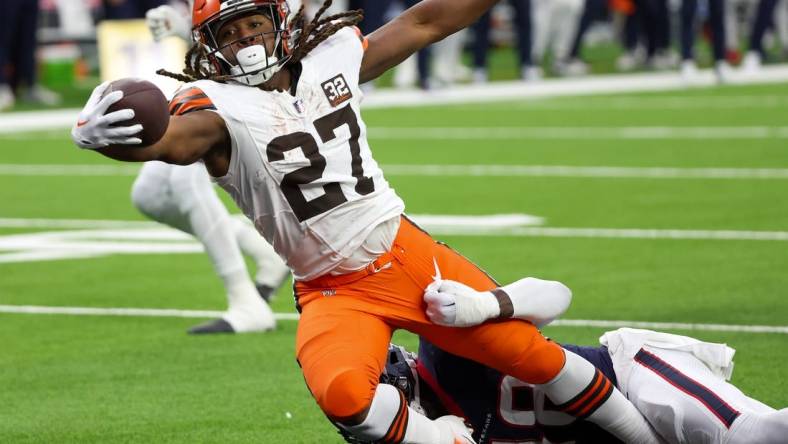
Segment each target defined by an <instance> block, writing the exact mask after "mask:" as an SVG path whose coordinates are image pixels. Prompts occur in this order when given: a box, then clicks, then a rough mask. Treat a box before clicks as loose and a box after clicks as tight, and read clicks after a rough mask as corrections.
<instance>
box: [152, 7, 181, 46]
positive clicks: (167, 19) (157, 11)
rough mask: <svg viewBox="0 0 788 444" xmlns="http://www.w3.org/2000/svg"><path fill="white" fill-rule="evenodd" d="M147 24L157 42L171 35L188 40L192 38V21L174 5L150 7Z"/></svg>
mask: <svg viewBox="0 0 788 444" xmlns="http://www.w3.org/2000/svg"><path fill="white" fill-rule="evenodd" d="M145 24H146V25H148V29H150V33H151V34H153V40H155V41H157V42H158V41H160V40H161V39H163V38H165V37H169V36H171V35H176V36H178V37H180V38H182V39H183V40H186V41H187V42H188V41H190V40H191V21H190V20H189V19H188V18H186V17H185V16H184V15H183V14H181V13H180V11H178V10H177V9H175V8H173V7H172V6H169V5H162V6H159V7H157V8H153V9H149V10H148V12H146V13H145Z"/></svg>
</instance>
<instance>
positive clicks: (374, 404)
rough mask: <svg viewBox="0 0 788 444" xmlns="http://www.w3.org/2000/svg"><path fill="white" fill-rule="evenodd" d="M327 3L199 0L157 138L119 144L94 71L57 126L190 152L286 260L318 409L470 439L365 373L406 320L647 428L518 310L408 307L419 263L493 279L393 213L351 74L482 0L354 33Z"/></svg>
mask: <svg viewBox="0 0 788 444" xmlns="http://www.w3.org/2000/svg"><path fill="white" fill-rule="evenodd" d="M330 3H331V2H330V0H328V1H326V2H325V3H324V4H323V6H322V7H321V8H320V9H319V10H318V11H317V13H316V14H315V16H314V18H313V19H312V20H311V21H307V20H306V18H305V17H304V14H303V8H301V9H300V10H299V11H298V13H296V14H295V15H291V14H290V11H289V8H288V5H287V3H286V2H285V1H284V0H197V1H196V2H195V4H194V11H193V16H192V17H193V19H192V22H193V24H194V31H195V36H196V40H197V43H196V44H195V45H194V46H193V47H192V48H191V49H190V51H189V53H188V55H187V62H188V66H187V68H186V69H185V70H184V74H183V75H176V77H177V78H179V79H183V80H186V81H189V82H191V83H189V84H187V85H185V86H184V87H183V88H182V90H181V92H179V93H178V94H176V96H175V97H174V98H173V100H172V102H171V105H170V111H171V114H172V118H171V119H170V121H169V126H168V127H167V131H166V133H165V134H164V136H163V137H162V139H161V140H159V141H158V142H156V143H154V144H153V145H150V146H145V147H142V146H133V145H135V144H139V143H140V139H139V138H136V137H134V135H135V134H137V133H138V132H139V131H141V130H142V128H141V125H134V126H126V127H123V126H115V127H113V126H111V125H112V124H113V123H119V122H122V121H123V120H127V119H129V118H131V116H132V115H133V113H134V111H133V110H129V109H125V110H120V111H115V112H113V113H110V114H108V115H103V114H104V112H105V111H106V109H107V107H108V106H109V104H111V103H114V102H116V101H117V100H119V99H120V98H121V97H122V92H112V93H110V94H107V95H106V97H103V98H102V94H103V91H104V89H105V88H106V86H99V87H98V88H97V89H96V90H95V91H94V94H93V96H92V98H91V99H89V100H88V103H87V105H86V106H85V109H84V110H83V114H82V117H81V119H80V124H79V125H76V126H75V127H74V128H73V130H72V137H73V139H74V141H75V143H77V144H78V145H79V146H81V147H84V148H90V149H95V150H96V151H98V152H99V153H101V154H103V155H105V156H108V157H111V158H114V159H119V160H124V161H148V160H161V161H164V162H167V163H172V164H191V163H194V162H197V161H199V160H202V161H203V162H204V163H205V166H206V168H207V169H208V172H209V173H210V174H211V175H212V176H214V177H215V178H216V179H215V180H216V181H217V182H218V183H219V185H221V186H222V187H223V188H224V189H225V190H227V191H228V192H229V194H230V195H231V196H232V197H233V198H234V200H235V201H236V203H237V204H238V205H239V207H240V208H241V209H242V210H243V212H244V214H245V215H246V216H247V217H249V218H250V219H251V220H252V221H253V222H254V224H255V227H256V228H257V229H258V231H259V232H260V233H261V234H262V235H263V236H264V237H265V238H266V240H267V241H268V242H269V243H270V244H271V245H272V246H273V247H274V249H275V250H276V252H277V253H278V254H279V255H280V256H281V257H282V258H283V259H284V260H285V261H286V262H287V264H288V265H289V267H290V268H291V270H293V274H294V277H295V280H296V284H295V296H296V303H297V306H298V308H299V310H300V312H301V318H300V321H299V325H298V331H297V337H296V355H297V358H298V362H299V364H300V366H301V369H302V371H303V374H304V379H305V381H306V383H307V385H308V387H309V389H310V391H311V393H312V395H313V396H314V398H315V400H316V401H317V403H318V405H319V406H320V407H321V409H322V410H323V411H324V412H325V414H326V415H327V416H328V417H329V418H331V419H332V420H333V421H334V422H335V423H337V424H339V425H340V426H341V427H343V428H344V429H345V430H347V431H348V432H349V433H351V434H352V435H354V436H356V437H359V438H361V439H367V440H375V441H381V442H390V443H399V442H404V443H424V444H444V443H445V444H451V443H456V442H465V443H467V442H472V439H471V438H470V435H469V433H468V430H467V429H466V428H465V426H464V425H463V423H462V421H461V420H460V419H459V418H457V417H454V416H447V417H443V418H438V419H436V420H431V419H428V418H427V417H425V416H424V415H422V414H421V413H419V412H418V411H415V410H413V409H411V408H409V407H408V405H407V403H406V402H405V400H404V399H403V398H402V395H401V394H400V393H399V392H398V391H397V390H396V389H395V388H393V387H391V386H389V385H385V384H380V385H379V384H378V378H379V376H380V374H381V372H382V370H383V368H384V366H385V363H386V356H387V349H388V343H389V341H390V338H391V335H392V332H393V331H394V330H395V329H398V328H404V329H407V330H410V331H412V332H414V333H417V334H419V335H421V336H422V337H424V338H425V339H427V340H429V341H431V342H432V343H434V344H436V345H438V346H440V347H441V348H442V349H445V350H447V351H450V352H452V353H455V354H457V355H459V356H463V357H466V358H469V359H473V360H475V361H477V362H480V363H482V364H484V365H487V366H490V367H492V368H496V369H497V370H499V371H502V372H504V373H506V374H510V375H513V376H515V377H517V378H518V379H520V380H523V381H527V382H528V383H532V384H535V385H537V386H539V387H540V388H541V389H542V390H544V391H545V393H546V394H547V396H549V397H550V399H552V400H553V401H555V402H556V404H558V405H562V406H563V407H564V408H565V411H566V412H568V413H571V414H573V415H575V416H583V417H587V418H588V419H589V420H590V421H592V422H594V423H596V424H599V425H600V426H602V427H604V428H605V429H607V430H609V431H610V432H612V433H613V434H614V435H616V436H618V437H619V438H621V439H622V440H625V441H630V442H639V443H648V442H656V441H657V437H656V435H655V433H654V431H653V430H652V429H651V428H650V427H649V425H648V424H647V423H646V421H645V420H644V419H643V417H642V416H641V415H640V413H638V411H637V410H636V409H635V407H634V406H633V405H632V404H631V403H629V401H627V400H626V398H624V396H623V395H622V394H621V393H620V392H618V391H617V390H616V389H615V387H613V385H612V384H611V383H610V381H608V380H607V378H605V377H604V376H602V375H601V374H600V373H599V372H597V371H596V370H595V369H594V367H593V366H592V365H591V364H589V363H588V362H587V361H585V360H583V359H582V358H581V357H580V356H578V355H576V354H574V353H572V352H569V351H565V350H563V349H562V348H561V347H560V346H558V345H557V344H555V343H553V342H551V341H548V340H547V339H546V338H544V337H543V336H542V335H541V334H540V333H539V331H538V330H537V329H536V327H535V326H534V325H533V324H530V323H526V322H521V321H508V322H498V323H488V324H483V325H480V326H476V327H471V328H454V327H444V326H439V325H436V324H434V323H432V322H430V321H429V319H427V317H426V316H425V314H424V311H423V301H422V297H423V292H424V288H425V287H426V286H427V285H428V284H429V283H430V282H431V281H432V280H433V272H434V265H437V266H439V267H440V269H441V271H442V272H443V273H444V275H445V276H446V277H447V278H449V279H455V280H460V281H462V282H464V283H466V284H468V285H470V286H472V287H474V288H476V289H479V290H489V289H493V288H495V287H497V285H496V284H495V282H494V281H493V280H492V279H491V278H490V277H489V276H488V275H486V274H485V273H484V272H483V271H481V270H480V269H479V268H477V267H476V266H475V265H474V264H472V263H471V262H469V261H468V260H467V259H465V258H464V257H463V256H461V255H459V254H458V253H456V252H455V251H453V250H451V249H450V248H448V247H447V246H445V245H443V244H441V243H438V242H436V241H435V240H433V239H432V238H431V237H430V236H429V235H428V234H427V233H426V232H424V231H422V230H421V229H419V228H418V227H417V226H416V225H414V224H413V223H412V222H411V221H410V220H409V219H408V218H407V217H405V216H404V215H403V212H404V203H403V202H402V200H401V199H400V198H399V196H397V194H396V193H395V192H394V190H393V189H392V188H391V187H390V186H389V184H388V182H387V181H386V180H385V178H384V177H383V172H382V171H381V169H380V168H379V167H378V165H377V163H376V162H375V160H374V159H373V158H372V153H371V151H370V148H369V145H368V143H367V140H366V126H365V124H364V122H363V120H361V113H360V105H361V98H362V95H363V94H362V92H361V89H360V87H359V85H360V84H361V83H363V82H365V81H368V80H371V79H374V78H376V77H378V76H379V75H380V74H382V73H383V72H384V71H386V70H387V69H389V68H391V67H393V66H395V65H397V64H398V63H400V62H401V61H403V60H404V59H406V58H407V57H408V56H410V55H411V54H413V53H414V52H415V51H417V50H419V49H421V48H423V47H425V46H427V45H429V44H431V43H433V42H435V41H438V40H440V39H442V38H444V37H446V36H448V35H449V34H452V33H454V32H456V31H458V30H459V29H462V28H464V27H466V26H467V25H468V24H470V23H472V22H473V21H474V20H476V19H477V18H478V17H479V16H480V15H481V14H482V13H483V12H484V11H485V10H487V9H489V8H490V7H491V6H492V5H493V4H494V3H495V0H424V1H422V2H420V3H419V4H417V5H416V6H414V7H412V8H410V9H408V10H406V11H405V12H404V13H402V14H401V15H400V16H398V17H396V18H395V19H394V20H392V21H390V22H389V23H387V24H386V25H384V26H383V27H381V28H380V29H378V30H377V31H375V32H373V33H372V34H370V35H369V38H368V39H367V38H364V37H362V36H361V35H360V33H359V32H357V30H356V29H355V27H354V26H353V25H355V24H356V23H358V21H360V20H361V17H362V15H361V13H360V11H350V12H346V13H340V14H336V15H333V16H329V17H323V13H324V12H325V10H326V9H327V8H328V7H329V6H330ZM94 116H100V117H94ZM128 145H132V146H128ZM592 382H596V383H597V384H592Z"/></svg>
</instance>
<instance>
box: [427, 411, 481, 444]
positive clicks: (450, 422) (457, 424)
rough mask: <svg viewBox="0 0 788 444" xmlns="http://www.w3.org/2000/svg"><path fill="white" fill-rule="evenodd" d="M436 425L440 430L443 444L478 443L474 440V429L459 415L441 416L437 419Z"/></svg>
mask: <svg viewBox="0 0 788 444" xmlns="http://www.w3.org/2000/svg"><path fill="white" fill-rule="evenodd" d="M435 425H436V426H438V429H439V430H440V434H441V437H440V443H441V444H443V443H447V444H457V443H462V444H476V441H474V440H473V430H472V429H470V428H469V427H468V426H466V425H465V421H463V419H462V418H460V417H459V416H452V415H446V416H441V417H440V418H438V419H436V420H435Z"/></svg>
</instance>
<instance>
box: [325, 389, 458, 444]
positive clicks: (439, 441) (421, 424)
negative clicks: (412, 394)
mask: <svg viewBox="0 0 788 444" xmlns="http://www.w3.org/2000/svg"><path fill="white" fill-rule="evenodd" d="M340 426H341V427H342V428H343V429H345V430H347V431H348V432H350V433H351V434H352V435H353V436H355V437H356V438H359V439H362V440H367V441H374V442H377V441H381V442H397V443H399V442H401V443H403V444H454V442H455V441H454V435H453V433H452V431H451V429H450V427H448V426H447V424H442V423H438V422H437V421H433V420H431V419H429V418H427V417H426V416H424V415H422V414H421V413H418V412H417V411H415V410H413V409H412V408H410V407H408V406H407V400H406V399H405V397H404V396H403V394H402V392H400V391H399V390H397V388H396V387H394V386H392V385H389V384H378V387H377V389H376V390H375V396H374V398H372V404H371V405H370V407H369V412H368V413H367V417H366V418H365V419H364V422H362V423H361V424H358V425H355V426H346V425H342V424H340Z"/></svg>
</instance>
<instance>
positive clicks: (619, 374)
mask: <svg viewBox="0 0 788 444" xmlns="http://www.w3.org/2000/svg"><path fill="white" fill-rule="evenodd" d="M494 293H498V296H497V297H496V296H495V294H494ZM568 298H569V296H568V289H566V288H565V287H563V286H562V285H560V284H559V283H557V282H550V281H541V280H539V279H534V278H526V279H522V280H520V281H517V282H515V283H513V284H509V285H506V286H504V287H501V288H497V289H495V290H493V291H492V292H478V291H475V290H473V289H471V288H469V287H468V286H466V285H463V284H461V283H459V282H454V281H449V280H442V281H436V282H435V283H433V284H431V285H430V286H429V287H428V289H427V291H426V292H425V301H427V303H428V308H427V310H428V313H429V316H430V318H431V319H432V320H433V321H436V322H439V323H441V324H445V325H463V326H471V325H475V324H477V323H479V322H484V321H486V320H488V319H496V318H511V317H514V318H519V319H524V320H528V321H530V322H534V323H536V324H539V325H546V324H547V323H549V322H550V321H551V320H553V319H556V318H558V317H559V316H560V315H561V314H563V312H564V311H565V310H566V308H568V306H569V303H568V302H569V301H568ZM499 300H501V301H504V302H503V303H502V304H498V301H499ZM600 343H601V344H602V345H601V346H600V347H582V346H577V345H571V344H564V345H563V347H564V348H565V349H566V350H571V351H573V352H574V353H576V354H578V355H580V356H582V357H583V358H585V359H586V360H587V361H589V362H590V363H592V364H593V365H594V366H595V367H596V368H597V369H598V370H599V371H600V372H601V373H602V374H604V375H605V376H607V378H608V379H609V380H610V381H613V382H614V383H615V384H616V386H617V387H618V388H619V389H620V390H621V391H622V392H623V393H624V394H625V395H626V396H627V398H628V399H629V400H630V401H632V403H633V404H634V405H635V406H636V407H637V409H638V410H639V411H640V413H642V414H643V416H645V418H646V419H647V420H648V421H649V423H650V424H651V425H652V426H653V427H654V428H655V430H656V431H657V433H659V434H660V435H661V437H662V438H663V439H664V440H665V441H667V442H669V443H693V444H695V443H729V444H733V443H742V444H745V443H759V444H767V443H774V444H777V443H783V442H785V437H786V436H788V409H785V408H784V409H782V410H779V411H778V410H775V409H773V408H771V407H769V406H767V405H765V404H763V403H761V402H760V401H758V400H755V399H753V398H750V397H748V396H746V395H745V394H744V393H742V392H741V391H740V390H739V389H738V388H736V387H735V386H733V385H732V384H730V383H729V382H727V381H728V380H730V377H731V374H732V372H733V355H734V353H735V350H733V349H732V348H730V347H728V346H726V345H724V344H714V343H708V342H701V341H699V340H697V339H694V338H689V337H686V336H679V335H673V334H668V333H660V332H655V331H649V330H636V329H630V328H621V329H618V330H615V331H610V332H607V333H605V334H603V335H602V337H601V338H600ZM403 363H407V364H408V365H403ZM382 378H383V380H384V381H386V382H389V383H394V385H397V386H398V387H399V388H400V389H401V390H403V391H404V392H405V393H407V394H409V395H410V398H409V399H411V400H413V402H415V403H416V404H419V405H421V406H422V407H423V408H425V409H426V410H427V412H426V414H427V416H430V417H432V415H436V414H437V415H441V414H445V413H444V412H445V411H449V412H452V413H453V414H455V415H459V416H463V417H465V418H467V419H468V421H469V422H470V423H471V424H472V425H473V429H474V438H475V439H476V440H477V442H478V443H479V444H482V443H495V442H513V441H516V442H521V441H533V440H535V441H541V440H542V438H545V439H546V440H547V441H549V442H552V443H558V442H566V441H575V442H589V443H594V442H611V440H612V439H613V437H612V436H610V435H609V434H607V433H605V432H604V431H602V430H600V429H599V428H597V427H595V426H593V425H592V424H589V423H586V422H584V421H576V420H575V419H574V418H572V417H569V416H567V415H566V414H564V413H562V412H561V411H559V410H560V409H557V408H556V406H555V404H553V403H552V402H551V401H550V399H548V398H547V397H546V396H545V394H544V393H543V392H542V391H541V389H540V388H539V387H537V386H534V385H533V384H526V383H524V382H522V381H519V380H517V379H515V378H512V377H510V376H505V375H503V374H501V373H500V372H498V371H496V370H493V369H491V368H487V367H484V366H481V365H479V364H477V363H475V362H471V361H468V360H467V359H463V358H459V357H457V356H454V355H451V354H449V353H447V352H445V351H443V350H441V349H439V348H437V347H435V346H434V345H432V344H430V343H429V342H426V341H422V342H421V344H420V347H419V355H418V359H416V357H415V356H411V355H410V354H408V353H407V352H406V351H404V349H401V348H400V347H396V346H393V345H392V346H391V347H390V351H389V362H388V364H387V366H386V372H385V373H384V376H383V377H382ZM416 381H418V382H416ZM420 388H421V389H422V393H421V394H418V393H415V392H414V391H416V390H419V389H420ZM425 397H426V398H428V399H427V400H426V401H425V399H424V398H425ZM435 400H437V401H438V402H435Z"/></svg>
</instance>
